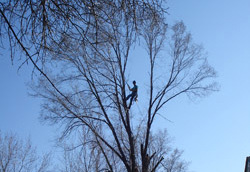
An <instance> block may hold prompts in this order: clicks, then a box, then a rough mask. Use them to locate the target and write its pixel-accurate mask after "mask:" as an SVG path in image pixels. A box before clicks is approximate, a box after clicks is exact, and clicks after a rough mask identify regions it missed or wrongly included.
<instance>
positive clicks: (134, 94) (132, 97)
mask: <svg viewBox="0 0 250 172" xmlns="http://www.w3.org/2000/svg"><path fill="white" fill-rule="evenodd" d="M133 85H134V87H133V88H132V89H131V88H130V86H129V85H128V88H129V90H130V91H132V93H131V94H129V95H128V96H127V97H126V100H128V99H129V98H130V103H129V106H128V109H130V107H131V105H132V101H133V100H134V99H135V100H136V99H137V96H138V95H137V91H138V86H137V85H136V81H133Z"/></svg>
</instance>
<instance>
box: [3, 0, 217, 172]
mask: <svg viewBox="0 0 250 172" xmlns="http://www.w3.org/2000/svg"><path fill="white" fill-rule="evenodd" d="M165 5H166V4H165V2H164V1H161V0H152V1H151V0H148V1H144V0H114V1H112V0H109V1H106V0H99V1H95V0H89V1H80V0H79V1H78V0H76V1H67V0H50V1H46V0H42V1H38V2H36V1H10V0H9V1H5V2H1V10H0V12H1V23H4V24H3V25H1V30H0V33H1V38H3V35H4V32H6V33H7V35H8V36H9V43H10V47H11V49H12V47H13V48H17V47H21V50H22V51H23V52H24V53H25V57H27V59H26V60H25V61H24V62H28V61H31V62H32V64H33V65H34V67H35V69H37V70H38V71H39V72H40V73H41V75H42V77H39V76H38V78H39V80H38V82H37V84H36V85H37V86H34V88H33V89H34V90H35V96H39V97H42V98H43V99H44V103H43V105H42V109H43V113H42V118H43V119H44V120H46V121H49V122H51V123H52V124H61V125H62V126H64V132H63V134H62V138H66V136H68V135H69V134H70V133H72V132H76V131H80V132H82V131H83V132H82V134H87V135H88V138H87V140H88V141H87V142H85V143H91V144H90V145H87V144H83V145H82V146H83V147H84V146H93V145H94V148H95V149H90V150H89V152H88V153H89V155H93V157H95V158H96V160H98V161H99V160H101V161H102V162H103V163H101V164H100V165H99V164H98V165H96V166H95V170H94V171H100V170H102V169H109V171H128V172H136V171H142V172H149V171H150V172H154V171H157V169H161V168H163V167H164V168H165V167H166V165H164V161H163V160H164V156H165V155H166V156H167V154H165V153H164V152H165V151H166V150H165V149H164V147H162V149H159V148H158V147H156V146H155V145H154V141H153V139H152V138H153V137H154V134H153V132H152V124H153V123H154V121H155V118H156V117H157V116H158V115H159V114H160V113H161V112H162V111H163V110H164V109H163V108H164V107H165V105H166V104H167V103H168V102H169V101H171V100H172V99H174V98H177V97H178V96H180V95H183V94H187V95H188V96H204V95H207V94H208V93H210V92H211V91H214V90H216V86H215V84H214V82H213V81H212V80H210V79H213V78H214V77H215V75H216V74H215V72H214V70H213V68H212V67H210V66H209V65H208V63H207V60H206V57H205V56H204V54H203V49H202V48H201V46H199V45H196V44H194V43H193V42H192V39H191V34H190V33H187V32H186V28H185V26H184V24H183V22H179V23H176V24H175V25H174V26H173V27H172V28H171V29H169V30H170V31H169V32H167V31H168V25H167V23H166V21H165V15H166V8H165ZM167 33H169V34H172V36H171V39H167V37H168V35H167ZM139 39H140V40H142V41H143V42H144V43H145V45H146V51H147V52H148V58H145V60H148V62H149V64H150V69H149V78H148V85H149V88H148V89H149V94H148V95H145V96H146V97H147V100H148V105H145V106H146V108H147V110H146V111H145V112H142V114H141V118H142V119H143V120H138V118H135V116H139V115H140V114H135V112H133V110H128V105H127V102H126V96H127V95H128V94H127V89H126V83H127V81H128V78H129V77H128V76H129V73H128V72H127V64H128V62H129V60H130V52H131V48H133V47H136V46H139V45H138V44H137V43H138V41H137V40H139ZM167 43H168V44H167ZM15 45H17V46H15ZM164 47H166V49H168V52H169V54H165V55H160V52H162V50H163V48H164ZM14 50H15V49H12V52H14ZM13 57H14V56H12V59H13ZM159 59H161V60H162V61H163V62H164V66H163V67H164V68H163V69H162V70H160V69H159V68H156V64H157V63H158V62H159ZM39 66H41V67H39ZM164 69H165V71H164ZM158 76H161V77H158ZM158 139H159V138H158ZM92 151H94V152H92ZM175 155H179V153H176V154H175ZM89 162H91V161H89ZM92 162H93V161H92ZM104 162H105V163H104ZM92 170H93V169H92Z"/></svg>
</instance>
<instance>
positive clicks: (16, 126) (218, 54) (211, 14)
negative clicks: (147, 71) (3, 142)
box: [0, 0, 250, 172]
mask: <svg viewBox="0 0 250 172" xmlns="http://www.w3.org/2000/svg"><path fill="white" fill-rule="evenodd" d="M169 7H170V9H169V13H170V15H169V16H168V20H169V22H170V23H173V22H174V21H179V20H183V22H184V23H185V24H186V26H187V29H188V30H189V31H190V32H191V33H192V35H193V39H194V41H195V42H196V43H201V44H202V45H203V46H204V48H205V50H206V52H207V54H208V60H209V63H210V64H211V65H212V66H213V67H214V68H215V69H216V71H217V72H218V78H217V81H218V82H219V84H220V87H221V88H220V91H219V92H216V93H213V94H212V95H210V96H208V97H205V98H203V99H199V100H196V101H189V100H188V99H186V98H185V97H181V98H179V99H176V100H174V101H173V102H171V103H170V105H168V106H167V108H166V114H167V116H166V117H167V118H168V119H169V120H171V121H173V122H172V123H170V122H167V121H166V120H162V119H161V118H159V119H158V120H157V121H156V122H157V126H160V127H161V128H164V127H167V129H168V131H169V134H170V135H171V136H172V137H174V145H175V146H176V147H178V148H180V149H183V150H184V151H185V152H184V158H185V159H186V160H187V161H190V162H191V164H190V170H191V171H194V172H217V171H218V172H219V171H227V172H236V171H243V170H244V163H245V158H246V156H250V137H249V135H250V77H249V76H250V1H249V0H238V1H232V0H231V1H230V0H229V1H228V0H227V1H226V0H220V1H216V0H210V1H202V0H170V1H169ZM140 65H141V64H137V63H135V66H132V67H131V71H133V70H135V69H140ZM140 72H141V70H139V71H138V73H137V75H136V76H133V75H132V74H131V78H132V77H134V78H135V79H136V80H139V81H140V77H141V76H140V75H138V74H140ZM30 76H31V75H30V70H29V69H28V68H27V67H26V66H24V67H23V68H22V69H21V70H20V71H19V72H17V64H16V63H14V66H12V65H11V61H10V59H9V58H8V57H7V56H0V78H1V84H0V90H1V91H0V96H1V98H0V107H1V108H0V130H2V131H4V132H6V131H13V132H16V133H18V134H19V135H20V137H27V136H30V137H31V139H32V142H33V144H34V145H36V146H37V148H38V151H39V152H45V151H47V150H51V149H53V144H54V143H53V139H54V136H55V135H56V134H55V133H56V132H55V131H56V129H55V128H54V127H50V126H46V125H42V124H41V123H40V122H39V120H38V116H39V111H40V108H39V103H40V102H39V99H34V98H32V97H29V96H28V94H27V92H28V87H27V86H26V85H25V83H27V82H28V81H29V80H30ZM139 88H140V89H143V86H142V84H140V83H139Z"/></svg>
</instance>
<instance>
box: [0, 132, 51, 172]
mask: <svg viewBox="0 0 250 172" xmlns="http://www.w3.org/2000/svg"><path fill="white" fill-rule="evenodd" d="M49 168H50V155H49V154H46V155H44V156H43V157H39V156H38V155H37V153H36V149H35V148H34V147H33V146H32V145H31V142H30V140H29V139H27V140H25V141H23V140H21V139H19V138H18V137H17V136H16V135H14V134H2V133H1V132H0V171H1V172H15V171H18V172H30V171H37V172H43V171H44V172H45V171H49Z"/></svg>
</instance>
